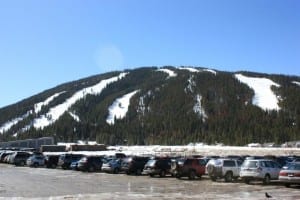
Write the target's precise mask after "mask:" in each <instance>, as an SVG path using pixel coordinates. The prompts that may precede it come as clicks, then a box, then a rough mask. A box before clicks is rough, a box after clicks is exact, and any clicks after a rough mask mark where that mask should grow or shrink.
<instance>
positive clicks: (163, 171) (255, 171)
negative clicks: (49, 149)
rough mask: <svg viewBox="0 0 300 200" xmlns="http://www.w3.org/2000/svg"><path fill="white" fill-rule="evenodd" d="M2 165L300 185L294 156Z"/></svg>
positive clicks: (8, 156)
mask: <svg viewBox="0 0 300 200" xmlns="http://www.w3.org/2000/svg"><path fill="white" fill-rule="evenodd" d="M0 162H6V163H10V164H14V165H17V166H24V165H28V166H31V167H39V166H45V167H47V168H62V169H65V170H66V169H73V170H79V171H87V172H95V171H103V172H108V173H115V174H118V173H121V172H123V173H126V174H134V175H141V174H145V175H149V176H150V177H154V176H159V177H165V176H167V175H169V176H173V177H176V178H178V179H180V178H182V177H188V178H189V179H195V178H197V177H199V178H201V177H202V176H203V175H207V176H208V177H209V178H210V179H211V180H212V181H216V180H217V179H224V180H225V182H232V181H234V180H237V179H240V180H242V181H243V182H245V183H247V184H249V183H250V182H251V181H253V180H261V181H263V183H264V184H269V183H270V181H271V180H277V179H279V180H280V181H281V182H283V183H284V184H285V185H286V186H287V187H289V186H290V185H291V184H300V158H298V157H295V156H293V157H274V156H264V157H257V156H256V157H251V156H244V157H241V156H228V157H223V158H221V157H218V156H211V157H200V156H192V157H149V156H144V157H141V156H126V155H125V154H123V153H116V154H115V155H114V156H99V155H83V154H78V153H62V154H55V155H44V154H42V153H39V152H26V151H2V152H1V153H0Z"/></svg>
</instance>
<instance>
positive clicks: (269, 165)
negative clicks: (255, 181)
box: [264, 161, 273, 168]
mask: <svg viewBox="0 0 300 200" xmlns="http://www.w3.org/2000/svg"><path fill="white" fill-rule="evenodd" d="M264 163H265V167H269V168H273V165H272V162H271V161H264Z"/></svg>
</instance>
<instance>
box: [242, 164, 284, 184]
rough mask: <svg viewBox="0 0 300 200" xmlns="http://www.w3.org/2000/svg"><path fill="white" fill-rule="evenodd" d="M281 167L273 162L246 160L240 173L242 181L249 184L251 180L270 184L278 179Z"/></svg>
mask: <svg viewBox="0 0 300 200" xmlns="http://www.w3.org/2000/svg"><path fill="white" fill-rule="evenodd" d="M280 169H281V168H280V166H279V164H278V163H277V162H275V161H272V160H265V159H261V160H247V159H246V160H245V161H244V163H243V165H242V167H241V172H240V177H241V178H242V180H243V181H244V182H245V183H247V184H249V183H250V181H251V180H263V183H264V184H269V183H270V181H271V180H275V179H278V176H279V172H280Z"/></svg>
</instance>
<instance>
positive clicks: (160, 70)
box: [157, 68, 177, 78]
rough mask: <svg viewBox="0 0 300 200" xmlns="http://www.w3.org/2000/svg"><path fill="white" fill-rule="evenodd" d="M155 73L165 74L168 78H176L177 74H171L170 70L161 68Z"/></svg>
mask: <svg viewBox="0 0 300 200" xmlns="http://www.w3.org/2000/svg"><path fill="white" fill-rule="evenodd" d="M157 71H159V72H164V73H167V74H168V75H169V76H168V78H171V77H175V76H177V74H176V73H175V72H173V71H172V70H170V69H163V68H162V69H158V70H157Z"/></svg>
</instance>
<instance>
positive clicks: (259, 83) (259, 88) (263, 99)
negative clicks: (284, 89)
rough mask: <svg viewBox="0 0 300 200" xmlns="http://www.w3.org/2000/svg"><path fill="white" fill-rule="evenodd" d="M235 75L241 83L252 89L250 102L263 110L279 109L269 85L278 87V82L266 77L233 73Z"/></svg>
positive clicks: (276, 99)
mask: <svg viewBox="0 0 300 200" xmlns="http://www.w3.org/2000/svg"><path fill="white" fill-rule="evenodd" d="M235 77H236V78H237V79H238V80H239V81H240V82H242V83H244V84H246V85H248V86H249V87H250V88H252V89H253V90H254V93H255V95H254V97H253V99H252V103H253V104H254V105H256V106H258V107H260V108H262V109H263V110H279V109H280V107H279V106H278V98H277V97H276V95H275V94H274V93H273V91H272V90H271V86H276V87H280V85H279V84H277V83H275V82H273V81H272V80H270V79H267V78H254V77H247V76H244V75H242V74H235Z"/></svg>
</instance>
